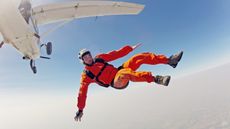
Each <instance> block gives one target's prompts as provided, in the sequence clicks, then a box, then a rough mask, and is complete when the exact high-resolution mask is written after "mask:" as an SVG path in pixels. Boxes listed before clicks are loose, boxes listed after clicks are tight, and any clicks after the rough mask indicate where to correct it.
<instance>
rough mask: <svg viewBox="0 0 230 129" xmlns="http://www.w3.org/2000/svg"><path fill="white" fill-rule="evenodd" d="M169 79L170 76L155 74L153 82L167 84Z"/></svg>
mask: <svg viewBox="0 0 230 129" xmlns="http://www.w3.org/2000/svg"><path fill="white" fill-rule="evenodd" d="M170 79H171V77H170V76H159V75H157V76H156V77H155V83H157V84H160V85H164V86H168V84H169V82H170Z"/></svg>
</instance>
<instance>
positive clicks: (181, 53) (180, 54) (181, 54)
mask: <svg viewBox="0 0 230 129" xmlns="http://www.w3.org/2000/svg"><path fill="white" fill-rule="evenodd" d="M183 53H184V52H183V51H181V52H180V53H179V58H178V60H177V63H176V64H175V65H174V66H173V68H176V67H177V64H178V63H179V62H180V60H181V58H182V56H183Z"/></svg>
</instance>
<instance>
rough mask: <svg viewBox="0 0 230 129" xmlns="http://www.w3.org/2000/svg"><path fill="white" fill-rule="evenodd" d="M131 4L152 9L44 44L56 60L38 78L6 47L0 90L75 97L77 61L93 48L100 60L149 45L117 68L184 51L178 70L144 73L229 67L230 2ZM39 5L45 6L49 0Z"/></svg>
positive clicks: (64, 32) (67, 29)
mask: <svg viewBox="0 0 230 129" xmlns="http://www.w3.org/2000/svg"><path fill="white" fill-rule="evenodd" d="M51 1H52V0H51ZM51 1H49V2H51ZM53 1H54V0H53ZM59 1H63V0H59ZM126 1H127V2H136V3H141V4H145V5H146V8H145V10H144V11H143V12H142V13H141V14H140V15H136V16H109V17H99V18H98V19H97V20H95V18H87V19H78V20H75V21H72V22H70V23H69V24H67V25H65V26H64V27H62V28H60V29H58V30H57V31H55V32H53V33H51V34H49V35H48V36H47V37H46V38H44V39H43V40H42V41H44V42H48V41H51V42H53V46H54V48H53V55H52V56H51V58H52V60H42V59H39V60H38V61H37V62H36V65H37V68H38V74H37V75H33V74H32V71H31V70H30V68H29V62H27V61H24V60H22V59H21V55H20V54H18V53H17V52H16V50H15V49H14V48H12V47H11V46H9V45H5V46H4V47H3V48H2V49H0V60H1V61H0V67H1V69H0V76H1V78H0V88H1V89H8V88H14V89H18V88H19V89H30V88H32V89H33V88H36V89H41V90H46V89H52V90H58V89H61V90H72V91H75V90H76V89H78V87H79V80H80V73H81V72H82V69H83V65H82V64H81V63H80V62H79V61H78V59H77V58H76V56H77V52H78V51H79V50H80V49H82V48H88V49H90V50H91V51H92V52H93V54H97V53H101V52H108V51H110V50H116V49H119V48H120V47H122V46H124V45H127V44H130V45H134V44H135V43H138V42H141V43H143V45H142V46H141V47H140V48H138V49H137V50H135V51H133V52H132V53H130V54H129V55H128V56H126V57H124V58H121V59H120V60H117V61H114V62H112V63H113V64H114V65H115V66H119V65H120V64H122V63H123V62H124V61H125V60H127V59H128V58H130V57H131V56H132V55H134V54H136V53H140V52H147V51H148V52H154V53H159V54H165V55H167V56H170V55H171V54H173V53H176V52H178V51H180V50H183V51H184V52H185V54H184V58H183V60H182V61H181V63H180V65H179V66H178V68H177V69H172V68H170V67H169V66H163V65H161V66H147V65H144V66H143V67H141V68H140V70H149V71H152V72H153V73H156V74H163V75H164V74H170V75H173V76H177V75H186V74H189V73H191V72H196V71H200V70H202V69H206V68H208V67H212V66H216V65H220V64H223V63H227V62H229V61H228V59H229V57H230V51H229V50H230V37H229V34H230V8H229V6H230V1H227V0H192V1H191V0H141V1H140V0H126ZM34 2H35V4H38V3H39V4H40V3H44V4H45V2H44V0H43V1H41V0H40V1H39V0H37V1H36V0H34ZM46 2H47V1H46ZM53 25H55V24H52V25H46V26H42V27H41V32H44V31H45V30H46V29H47V28H50V27H52V26H53ZM43 53H44V51H43Z"/></svg>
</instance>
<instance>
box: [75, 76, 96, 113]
mask: <svg viewBox="0 0 230 129" xmlns="http://www.w3.org/2000/svg"><path fill="white" fill-rule="evenodd" d="M92 82H93V80H92V79H91V78H89V77H88V76H87V75H86V74H85V73H84V72H83V73H82V75H81V83H80V84H81V86H80V89H79V93H78V103H77V107H78V109H79V110H83V109H84V107H85V104H86V98H87V92H88V86H89V84H90V83H92Z"/></svg>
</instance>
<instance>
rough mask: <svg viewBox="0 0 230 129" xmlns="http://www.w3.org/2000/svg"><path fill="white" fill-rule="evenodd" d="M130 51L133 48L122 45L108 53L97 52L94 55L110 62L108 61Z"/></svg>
mask: <svg viewBox="0 0 230 129" xmlns="http://www.w3.org/2000/svg"><path fill="white" fill-rule="evenodd" d="M131 51H133V48H132V47H131V46H128V45H127V46H124V47H123V48H121V49H119V50H114V51H111V52H109V53H104V54H99V55H97V56H96V57H97V58H102V59H104V60H105V61H106V62H110V61H113V60H116V59H118V58H121V57H123V56H125V55H127V54H129V53H130V52H131Z"/></svg>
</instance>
